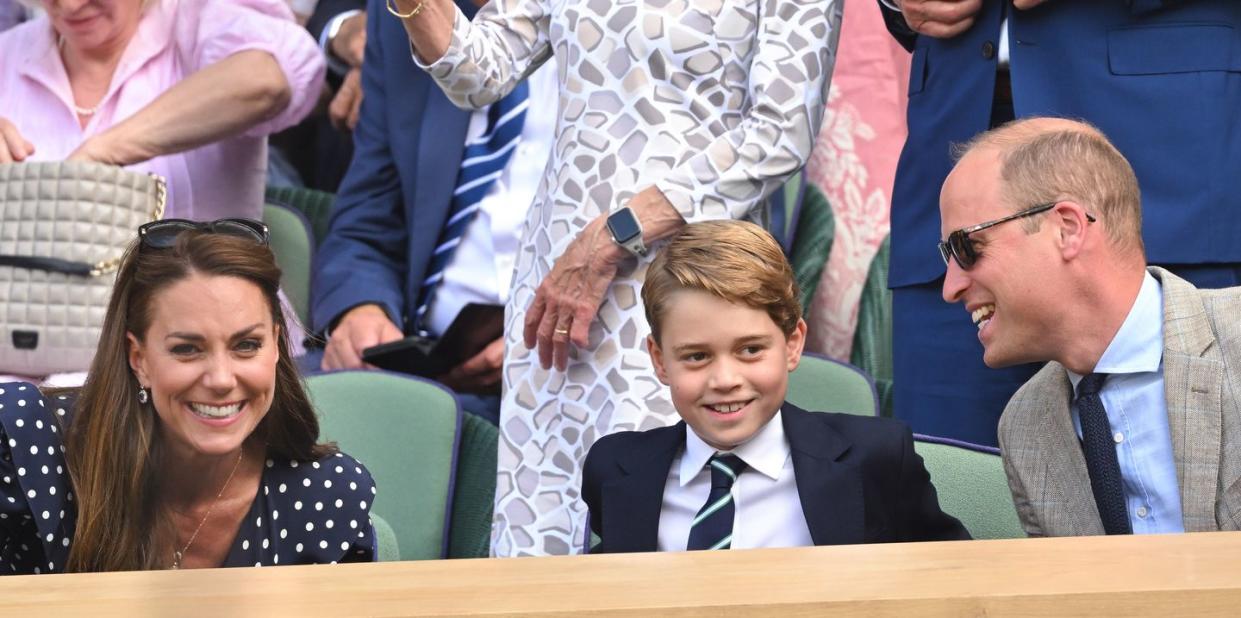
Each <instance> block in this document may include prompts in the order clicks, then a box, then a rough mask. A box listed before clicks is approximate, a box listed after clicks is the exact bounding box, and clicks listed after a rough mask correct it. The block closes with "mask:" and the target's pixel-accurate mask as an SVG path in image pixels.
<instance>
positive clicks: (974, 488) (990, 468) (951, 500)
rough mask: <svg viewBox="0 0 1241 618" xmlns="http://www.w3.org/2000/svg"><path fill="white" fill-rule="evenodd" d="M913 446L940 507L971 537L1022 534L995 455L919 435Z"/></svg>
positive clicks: (1009, 536) (1002, 468) (1016, 535)
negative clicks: (942, 442)
mask: <svg viewBox="0 0 1241 618" xmlns="http://www.w3.org/2000/svg"><path fill="white" fill-rule="evenodd" d="M932 440H933V439H932ZM914 450H915V451H917V452H918V454H919V455H921V456H922V461H923V462H924V463H925V464H926V469H927V471H928V472H930V473H931V482H932V483H934V484H935V490H936V492H937V493H938V494H939V506H940V508H942V509H943V510H944V512H945V513H948V514H949V515H952V516H953V517H956V518H957V519H959V520H961V523H962V524H964V525H965V528H966V529H967V530H969V531H970V534H971V535H973V536H974V538H976V539H1014V538H1022V537H1025V535H1026V534H1025V531H1024V530H1023V529H1022V528H1021V522H1020V520H1018V518H1017V510H1016V508H1014V507H1013V498H1012V495H1011V494H1010V493H1009V491H1008V479H1007V477H1005V475H1004V464H1003V463H1002V462H1001V461H1000V456H999V455H997V454H993V453H989V452H982V451H980V450H973V449H970V448H964V447H961V446H953V445H950V444H941V443H938V442H932V441H927V440H926V439H923V438H921V437H919V438H917V439H915V441H914Z"/></svg>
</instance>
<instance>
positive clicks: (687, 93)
mask: <svg viewBox="0 0 1241 618" xmlns="http://www.w3.org/2000/svg"><path fill="white" fill-rule="evenodd" d="M842 2H843V0H735V1H733V0H727V1H726V0H659V1H656V0H492V2H491V3H490V4H489V5H487V6H486V7H484V8H483V9H482V10H481V11H480V12H479V13H478V15H477V16H476V17H475V18H474V21H473V22H471V21H469V20H467V19H466V18H465V17H464V16H463V15H462V14H461V12H460V11H458V10H457V8H456V7H455V6H454V4H453V3H452V2H451V0H391V2H390V3H389V11H390V12H392V13H394V14H396V15H397V17H399V18H400V19H402V21H403V23H404V25H405V29H406V31H407V32H408V33H409V35H410V39H411V41H412V42H413V47H414V52H415V59H416V60H417V61H418V62H419V64H421V65H423V66H424V67H425V68H426V69H427V70H428V71H429V72H430V73H431V74H432V75H433V76H434V77H435V79H436V80H437V81H438V82H439V84H440V86H441V87H442V88H443V89H444V91H445V92H446V93H447V94H448V96H449V97H450V98H451V99H452V100H453V101H454V102H456V103H457V104H458V105H461V106H463V107H481V106H485V105H488V104H490V103H492V102H493V101H496V100H498V99H499V98H500V97H501V96H503V95H505V94H506V93H508V92H509V91H511V90H512V89H513V88H514V87H515V85H516V84H517V82H519V81H520V80H521V79H523V77H524V76H525V75H528V74H529V73H530V72H531V71H533V70H534V69H535V68H536V67H538V66H539V65H541V64H542V63H544V62H546V61H548V60H549V59H551V58H552V57H553V56H554V57H555V59H556V62H557V64H558V69H559V81H560V102H559V113H560V120H559V122H558V124H557V128H556V139H555V140H554V144H555V146H554V148H553V152H552V156H551V158H550V160H549V161H548V163H547V167H546V168H545V172H544V176H543V180H542V184H541V185H540V189H539V193H538V195H537V196H536V198H535V200H534V203H533V204H532V206H531V209H530V212H529V214H528V215H527V218H526V224H525V227H524V229H523V241H522V248H521V249H520V251H519V255H518V261H517V267H516V270H515V273H514V281H513V286H512V293H511V295H510V297H509V305H508V310H507V322H506V324H507V328H506V356H505V361H504V371H503V375H504V391H505V392H504V398H503V402H502V404H501V422H500V428H501V432H502V438H501V443H500V448H499V468H500V471H499V477H498V479H497V487H496V509H495V521H494V524H493V535H492V548H493V552H494V553H495V554H497V555H538V554H558V553H569V552H572V551H575V550H578V549H580V547H581V544H582V542H583V538H584V533H585V530H586V528H585V522H586V513H585V507H584V505H583V504H582V502H581V500H580V497H579V485H580V475H581V465H580V464H581V461H582V459H583V458H584V457H585V455H586V451H587V449H589V448H590V445H591V444H592V443H593V442H594V440H595V439H596V438H597V437H599V436H601V435H605V434H608V433H612V432H615V431H620V430H627V429H645V428H650V427H655V426H661V425H667V424H670V423H671V422H673V421H674V420H675V419H676V414H675V412H674V410H673V408H672V406H671V404H670V403H669V401H670V400H669V394H668V392H667V389H666V388H665V387H664V386H663V385H661V384H660V383H659V382H658V381H657V380H656V379H655V376H654V373H653V372H652V370H651V366H650V360H649V358H648V357H647V354H646V351H645V349H644V339H645V338H646V336H647V334H648V333H649V328H648V327H647V324H646V322H645V320H644V318H643V315H642V308H641V306H640V303H639V300H638V299H639V296H638V292H639V289H640V287H641V285H642V280H643V277H644V273H645V269H646V266H647V264H648V263H649V260H650V259H651V258H650V252H646V253H645V254H643V251H642V250H641V248H642V247H641V245H645V246H646V247H652V245H653V247H652V248H653V249H658V244H659V241H660V239H662V238H666V237H668V236H670V235H671V234H673V233H674V232H676V231H677V229H679V228H680V227H681V226H682V225H685V224H686V223H687V222H692V221H698V220H704V219H719V218H727V217H731V218H749V219H757V218H761V217H762V215H763V214H764V213H763V212H762V204H763V201H764V198H765V197H767V196H768V195H769V194H770V193H771V192H772V191H774V190H775V189H776V188H777V187H779V186H780V185H781V184H782V183H783V182H784V181H785V180H786V179H787V178H788V177H789V176H790V175H792V174H794V173H795V172H797V170H799V169H800V168H801V167H802V166H803V165H804V164H805V162H806V160H807V158H808V157H809V155H810V149H811V146H812V144H813V143H814V138H815V135H816V133H817V132H818V129H819V123H820V120H821V118H822V114H823V110H824V106H825V104H826V99H827V88H828V82H829V80H830V76H831V72H832V68H833V65H834V62H835V46H836V41H837V34H838V31H839V26H840V14H841V6H842ZM609 217H611V220H612V221H613V223H614V229H617V228H619V229H617V233H618V234H619V235H621V236H627V234H626V233H625V232H627V231H632V230H634V229H635V228H636V229H637V231H636V233H637V234H638V238H640V239H641V241H642V242H641V243H637V242H633V241H632V240H631V241H630V242H628V243H625V245H626V246H622V244H621V243H620V242H619V241H620V240H626V238H623V237H622V238H619V239H616V238H614V237H613V236H614V234H613V233H611V232H610V230H609V227H608V225H607V224H608V221H609ZM634 223H636V225H634ZM626 228H627V229H626ZM553 367H554V368H553Z"/></svg>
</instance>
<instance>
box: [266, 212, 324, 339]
mask: <svg viewBox="0 0 1241 618" xmlns="http://www.w3.org/2000/svg"><path fill="white" fill-rule="evenodd" d="M263 222H264V223H266V224H267V231H268V234H269V235H270V238H271V240H270V243H271V251H272V253H274V254H275V255H276V264H277V265H278V266H280V271H281V274H280V289H282V290H284V295H285V296H286V297H287V298H288V299H289V304H291V305H293V311H294V312H295V313H296V314H297V318H298V320H299V321H300V322H301V323H302V324H309V323H310V266H311V261H312V260H313V259H314V246H315V245H314V240H312V239H311V237H310V229H309V228H307V226H306V222H305V219H303V218H302V216H301V215H299V214H298V213H297V211H294V210H290V209H288V208H286V207H284V206H280V205H278V204H268V205H267V206H265V207H264V208H263Z"/></svg>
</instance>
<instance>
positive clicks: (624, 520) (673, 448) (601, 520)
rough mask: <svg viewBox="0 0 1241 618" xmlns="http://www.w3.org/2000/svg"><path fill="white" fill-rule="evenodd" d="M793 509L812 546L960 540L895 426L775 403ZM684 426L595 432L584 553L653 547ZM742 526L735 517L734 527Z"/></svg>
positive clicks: (902, 429)
mask: <svg viewBox="0 0 1241 618" xmlns="http://www.w3.org/2000/svg"><path fill="white" fill-rule="evenodd" d="M781 411H782V413H781V418H782V419H783V421H784V434H785V436H786V437H787V438H788V441H789V447H790V450H791V451H792V455H793V472H794V475H795V476H796V480H797V493H798V495H799V496H800V498H801V506H802V511H803V512H804V513H805V515H806V524H807V525H808V527H809V528H810V537H811V538H812V539H813V540H814V544H815V545H847V544H853V543H893V542H900V541H950V540H957V539H968V538H970V537H969V533H968V532H967V531H966V530H965V528H964V527H963V526H962V525H961V522H959V521H957V520H956V518H954V517H952V516H951V515H948V514H947V513H944V512H943V511H942V510H940V508H939V499H938V498H937V497H936V494H935V487H934V486H933V485H932V484H931V478H930V475H929V474H928V473H927V471H926V468H925V467H924V466H923V465H922V458H921V457H919V456H918V455H917V454H916V453H915V452H914V450H913V436H912V434H911V433H910V431H909V428H908V427H906V426H905V424H904V423H901V422H899V421H895V420H892V419H886V418H878V417H873V416H870V417H868V416H856V415H850V414H828V413H823V412H806V411H805V410H802V409H801V408H798V407H797V406H794V405H793V404H790V403H787V402H786V403H785V404H784V406H783V407H782V408H781ZM685 431H686V426H685V422H684V421H682V422H679V423H677V424H676V425H673V426H671V427H662V428H659V429H652V430H649V431H641V432H637V431H627V432H621V433H616V434H612V435H610V436H605V437H603V438H600V439H599V441H598V442H595V444H594V446H592V447H591V449H590V453H588V454H587V456H586V463H585V469H584V471H583V477H582V498H583V499H584V500H585V501H586V506H587V507H589V508H590V527H591V530H592V531H593V532H594V533H595V534H598V535H599V536H600V538H601V539H602V542H601V543H600V544H599V545H598V546H597V547H595V548H593V549H592V550H591V551H592V552H597V553H617V552H640V551H655V550H656V548H657V546H658V540H659V518H660V511H661V510H662V508H663V496H664V485H665V483H666V482H667V479H668V474H669V472H670V471H671V468H672V462H673V460H674V459H675V458H676V456H677V454H679V453H680V452H681V451H682V449H683V447H684V445H685ZM742 525H744V523H743V524H742Z"/></svg>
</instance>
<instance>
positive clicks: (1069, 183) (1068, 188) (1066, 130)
mask: <svg viewBox="0 0 1241 618" xmlns="http://www.w3.org/2000/svg"><path fill="white" fill-rule="evenodd" d="M979 148H995V149H996V150H997V151H998V152H999V154H1000V158H1001V168H1000V170H1001V171H1000V177H1001V179H1002V180H1003V183H1004V185H1003V189H1002V190H1003V193H1004V198H1005V199H1006V200H1007V201H1008V202H1009V206H1010V207H1011V208H1012V209H1013V210H1014V211H1018V210H1023V209H1026V208H1030V207H1032V206H1037V205H1039V204H1046V203H1049V202H1057V201H1062V200H1072V201H1074V202H1077V203H1079V204H1081V205H1082V206H1083V207H1085V208H1086V210H1087V212H1089V213H1090V214H1091V215H1094V216H1095V217H1096V218H1097V219H1099V220H1100V221H1101V222H1102V223H1103V226H1104V229H1106V230H1107V235H1108V238H1109V240H1111V241H1112V244H1113V245H1115V246H1116V247H1117V248H1119V249H1122V250H1133V251H1137V252H1138V253H1142V252H1143V244H1142V198H1141V192H1140V191H1139V189H1138V179H1137V176H1136V175H1135V174H1134V173H1133V167H1132V166H1130V165H1129V161H1128V160H1126V159H1125V157H1124V155H1122V154H1121V153H1120V151H1119V150H1117V149H1116V147H1115V146H1113V145H1112V143H1111V142H1110V141H1108V139H1107V136H1106V135H1104V134H1103V132H1102V131H1100V130H1099V129H1098V128H1096V127H1094V126H1093V125H1091V124H1089V123H1086V122H1082V121H1077V120H1066V119H1060V118H1027V119H1022V120H1015V121H1013V122H1009V123H1007V124H1005V125H1003V126H1000V127H998V128H995V129H992V130H991V131H987V132H985V133H982V134H980V135H978V136H977V137H975V138H974V139H973V140H971V141H970V142H969V143H967V144H965V145H964V146H963V147H960V148H958V149H957V152H958V156H960V157H963V156H965V154H967V153H969V152H970V151H973V150H975V149H979ZM1041 221H1042V217H1029V218H1027V219H1025V220H1023V221H1022V225H1023V226H1024V228H1025V230H1026V231H1027V232H1034V231H1037V230H1038V228H1039V224H1040V222H1041Z"/></svg>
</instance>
